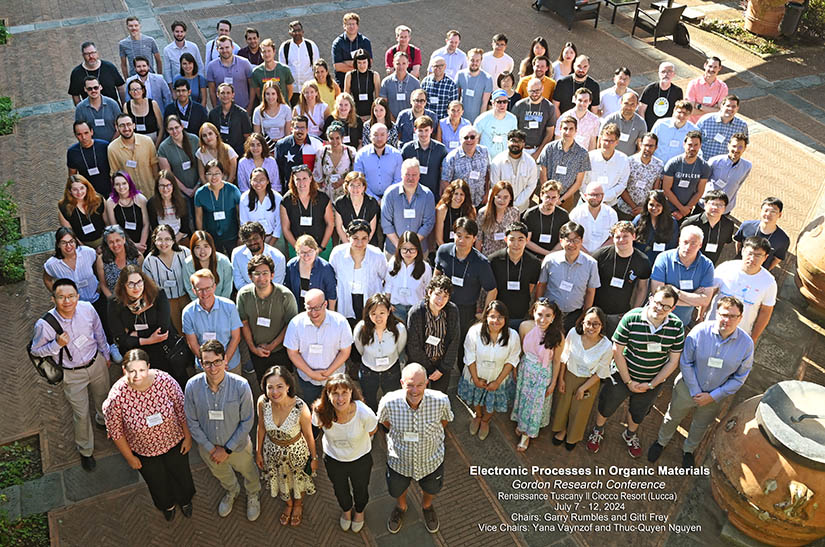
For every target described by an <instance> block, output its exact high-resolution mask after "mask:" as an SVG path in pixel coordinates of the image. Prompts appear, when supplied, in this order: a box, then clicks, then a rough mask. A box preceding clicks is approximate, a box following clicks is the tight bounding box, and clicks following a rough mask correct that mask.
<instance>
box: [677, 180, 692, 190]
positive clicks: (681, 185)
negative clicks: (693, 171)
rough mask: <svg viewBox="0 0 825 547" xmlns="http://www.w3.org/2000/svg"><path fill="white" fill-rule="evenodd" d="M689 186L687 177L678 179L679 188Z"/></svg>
mask: <svg viewBox="0 0 825 547" xmlns="http://www.w3.org/2000/svg"><path fill="white" fill-rule="evenodd" d="M688 186H690V181H689V180H687V179H682V180H680V181H679V188H687V187H688Z"/></svg>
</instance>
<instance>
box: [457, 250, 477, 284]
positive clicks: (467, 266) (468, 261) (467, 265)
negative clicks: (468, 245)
mask: <svg viewBox="0 0 825 547" xmlns="http://www.w3.org/2000/svg"><path fill="white" fill-rule="evenodd" d="M472 253H473V250H472V249H470V252H469V253H468V254H467V259H466V260H467V264H466V265H465V266H464V275H462V276H461V279H464V278H465V277H466V276H467V268H469V267H470V255H471V254H472ZM457 261H458V256H457V255H456V254H455V245H453V277H455V263H456V262H457Z"/></svg>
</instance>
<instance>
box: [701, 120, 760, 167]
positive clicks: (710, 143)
mask: <svg viewBox="0 0 825 547" xmlns="http://www.w3.org/2000/svg"><path fill="white" fill-rule="evenodd" d="M696 126H697V127H698V128H699V131H701V132H702V158H704V160H705V161H708V160H709V159H710V158H712V157H713V156H719V155H721V154H725V155H727V153H728V143H729V142H730V138H731V137H732V136H733V135H734V134H735V133H744V134H745V135H747V134H748V124H747V123H745V120H743V119H742V118H738V117H736V116H734V117H733V119H732V120H731V121H730V123H723V122H722V115H721V114H720V113H718V112H713V113H711V114H705V115H704V116H702V118H700V119H699V121H698V122H697V123H696ZM720 141H721V142H720Z"/></svg>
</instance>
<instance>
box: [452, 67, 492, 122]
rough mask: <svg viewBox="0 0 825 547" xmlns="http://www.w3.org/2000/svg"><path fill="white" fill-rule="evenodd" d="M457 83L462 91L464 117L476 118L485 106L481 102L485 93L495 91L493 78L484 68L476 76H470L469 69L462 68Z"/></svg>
mask: <svg viewBox="0 0 825 547" xmlns="http://www.w3.org/2000/svg"><path fill="white" fill-rule="evenodd" d="M455 83H456V85H457V86H458V89H459V91H460V93H461V104H463V105H464V117H465V118H467V119H468V120H475V119H476V118H478V115H479V114H481V109H482V107H484V106H485V105H483V104H481V99H483V98H484V94H485V93H492V92H493V79H492V78H491V77H490V75H489V74H487V73H486V72H484V71H483V70H480V71H479V72H478V74H477V75H475V76H470V71H469V70H460V71H459V72H458V76H457V77H456V80H455Z"/></svg>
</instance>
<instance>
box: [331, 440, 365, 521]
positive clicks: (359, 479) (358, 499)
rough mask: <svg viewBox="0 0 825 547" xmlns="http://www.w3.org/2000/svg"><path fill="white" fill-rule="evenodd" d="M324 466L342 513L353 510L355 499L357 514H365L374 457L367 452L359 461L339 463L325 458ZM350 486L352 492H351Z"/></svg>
mask: <svg viewBox="0 0 825 547" xmlns="http://www.w3.org/2000/svg"><path fill="white" fill-rule="evenodd" d="M324 466H325V467H326V468H327V476H329V481H330V482H331V483H332V489H333V490H334V491H335V498H336V499H337V500H338V505H340V506H341V510H342V511H349V510H350V509H352V508H353V498H355V512H356V513H363V512H364V508H366V506H367V502H368V501H369V500H370V492H369V489H370V472H371V471H372V455H371V454H370V453H369V452H367V453H366V454H364V455H363V456H361V457H360V458H358V459H357V460H354V461H351V462H339V461H338V460H336V459H334V458H330V457H329V456H324ZM350 485H352V490H351V491H350Z"/></svg>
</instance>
